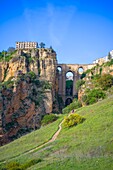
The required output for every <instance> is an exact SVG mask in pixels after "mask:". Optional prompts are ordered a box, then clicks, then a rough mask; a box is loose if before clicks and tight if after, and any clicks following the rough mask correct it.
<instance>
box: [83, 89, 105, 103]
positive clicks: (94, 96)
mask: <svg viewBox="0 0 113 170" xmlns="http://www.w3.org/2000/svg"><path fill="white" fill-rule="evenodd" d="M105 96H106V94H105V93H104V92H103V90H101V89H92V90H90V91H89V92H88V93H87V94H85V95H83V96H82V101H83V102H84V103H85V104H86V105H90V104H93V103H96V102H97V101H98V100H99V99H104V98H105Z"/></svg>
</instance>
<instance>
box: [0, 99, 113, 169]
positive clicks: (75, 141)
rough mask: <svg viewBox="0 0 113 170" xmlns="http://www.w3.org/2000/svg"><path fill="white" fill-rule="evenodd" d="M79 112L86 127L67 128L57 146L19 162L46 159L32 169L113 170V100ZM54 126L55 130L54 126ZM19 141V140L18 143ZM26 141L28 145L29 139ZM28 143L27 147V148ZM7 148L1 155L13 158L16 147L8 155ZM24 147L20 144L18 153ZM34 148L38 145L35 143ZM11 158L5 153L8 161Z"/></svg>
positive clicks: (0, 150) (34, 153) (53, 144)
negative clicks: (12, 154)
mask: <svg viewBox="0 0 113 170" xmlns="http://www.w3.org/2000/svg"><path fill="white" fill-rule="evenodd" d="M77 113H79V114H80V115H83V116H84V117H85V118H86V120H85V121H84V123H83V124H80V125H78V126H76V127H73V128H70V129H63V130H62V131H61V133H60V135H59V136H58V138H57V140H56V141H54V142H53V143H51V144H48V145H47V146H45V147H43V148H42V149H39V150H37V151H35V152H33V153H28V154H26V155H20V157H18V158H15V160H16V161H19V162H21V163H23V162H25V161H26V160H30V159H33V158H42V159H43V161H42V162H41V163H39V164H36V165H34V166H32V167H30V168H29V170H37V169H38V170H53V169H54V170H56V169H60V170H63V169H65V170H76V169H77V170H108V169H109V170H113V97H111V98H109V99H105V100H103V101H101V102H98V103H96V104H94V105H90V106H87V107H83V108H80V109H79V110H78V111H77ZM51 127H54V123H53V124H52V126H51ZM39 131H41V129H40V130H39ZM39 131H37V134H38V133H39ZM47 132H48V128H45V132H44V133H45V134H46V133H47ZM40 133H41V132H40ZM42 135H44V134H43V133H42ZM31 137H32V140H34V139H35V138H34V137H33V134H32V136H31ZM40 137H41V136H40ZM23 138H24V137H23ZM41 138H43V137H41ZM19 140H20V139H18V140H16V141H15V144H16V143H17V142H18V141H19ZM42 140H43V139H42ZM24 142H25V143H27V142H28V140H27V142H26V141H24ZM24 142H23V148H24V145H26V144H25V143H24ZM42 143H43V141H42ZM18 145H19V143H18ZM7 146H8V145H6V146H4V147H1V149H0V153H1V152H3V151H4V150H5V153H8V154H9V157H11V147H13V148H15V147H14V146H13V143H11V144H9V152H8V151H7V149H6V147H7ZM21 147H22V146H21V144H20V145H19V146H18V150H19V148H21ZM31 147H35V146H33V144H32V146H31ZM29 149H30V148H29ZM15 151H16V149H15ZM20 153H21V151H20ZM7 157H8V156H7V155H6V154H4V159H6V158H7ZM1 158H2V156H1Z"/></svg>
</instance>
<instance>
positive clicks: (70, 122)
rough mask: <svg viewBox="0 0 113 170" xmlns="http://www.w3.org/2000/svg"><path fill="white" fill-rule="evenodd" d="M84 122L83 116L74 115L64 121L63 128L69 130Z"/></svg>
mask: <svg viewBox="0 0 113 170" xmlns="http://www.w3.org/2000/svg"><path fill="white" fill-rule="evenodd" d="M83 121H84V118H83V117H82V116H80V115H79V114H76V113H74V114H71V115H70V116H68V117H66V118H65V119H64V122H63V126H64V127H68V128H69V127H72V126H76V125H77V124H80V123H82V122H83Z"/></svg>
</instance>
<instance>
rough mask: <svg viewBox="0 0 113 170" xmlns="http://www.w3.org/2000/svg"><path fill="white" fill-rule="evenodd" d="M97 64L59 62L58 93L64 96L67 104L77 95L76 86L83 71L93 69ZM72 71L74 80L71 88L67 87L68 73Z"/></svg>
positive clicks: (71, 78) (72, 79)
mask: <svg viewBox="0 0 113 170" xmlns="http://www.w3.org/2000/svg"><path fill="white" fill-rule="evenodd" d="M94 66H95V64H58V65H57V70H58V93H59V95H60V96H61V97H62V99H63V102H64V104H65V105H68V104H70V103H71V102H72V100H73V98H74V97H76V96H77V90H76V88H75V85H76V81H77V80H79V79H80V78H81V74H82V72H83V71H86V70H87V69H91V68H92V67H94ZM69 72H71V74H72V75H73V77H71V76H70V80H71V82H72V85H71V88H67V87H66V80H67V76H66V74H67V73H69Z"/></svg>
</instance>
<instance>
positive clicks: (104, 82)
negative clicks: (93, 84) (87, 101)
mask: <svg viewBox="0 0 113 170" xmlns="http://www.w3.org/2000/svg"><path fill="white" fill-rule="evenodd" d="M97 83H98V85H99V86H100V87H101V88H102V89H103V90H107V89H108V88H110V87H111V86H112V85H113V76H112V75H110V74H104V75H102V76H101V77H100V78H99V79H98V80H97Z"/></svg>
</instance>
